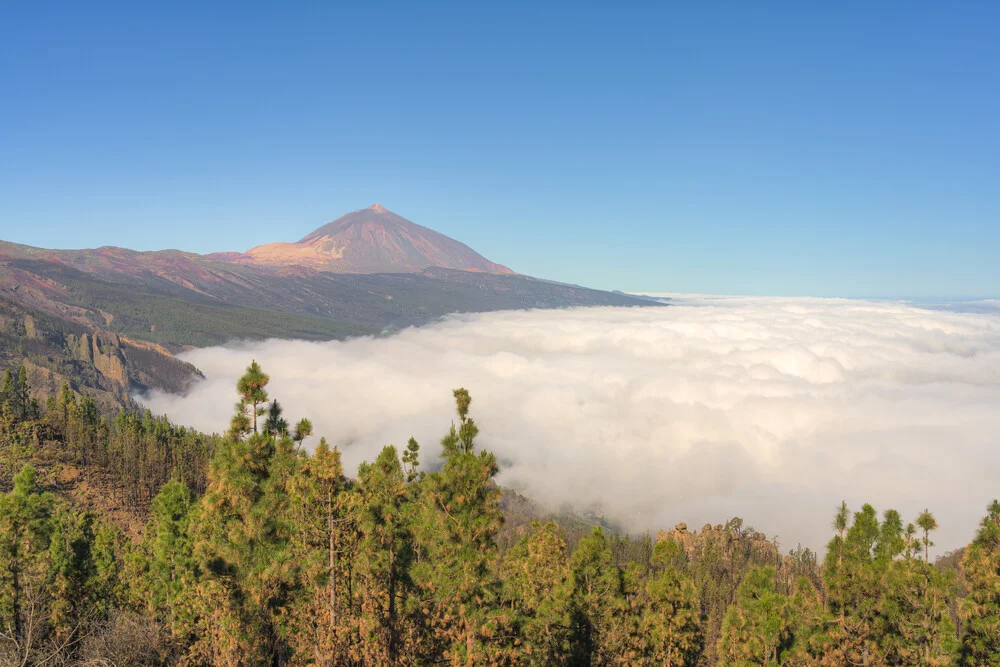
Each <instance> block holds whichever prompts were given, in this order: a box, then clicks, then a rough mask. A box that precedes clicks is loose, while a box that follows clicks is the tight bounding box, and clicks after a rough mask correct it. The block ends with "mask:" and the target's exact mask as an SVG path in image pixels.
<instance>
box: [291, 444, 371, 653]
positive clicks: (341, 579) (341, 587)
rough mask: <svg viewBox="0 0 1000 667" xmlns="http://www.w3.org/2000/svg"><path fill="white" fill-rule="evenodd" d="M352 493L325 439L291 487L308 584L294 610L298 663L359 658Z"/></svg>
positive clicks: (297, 550) (297, 544)
mask: <svg viewBox="0 0 1000 667" xmlns="http://www.w3.org/2000/svg"><path fill="white" fill-rule="evenodd" d="M349 488H350V482H349V481H348V480H347V479H346V478H345V477H344V474H343V467H342V465H341V460H340V452H339V451H338V450H337V449H336V448H333V449H331V448H330V446H329V445H328V444H327V441H326V438H321V439H320V441H319V444H318V445H317V446H316V451H315V452H314V454H313V455H312V456H311V457H308V458H307V459H306V460H305V461H304V462H303V464H302V466H301V468H300V470H299V472H298V474H297V475H296V476H295V477H294V478H293V479H292V482H291V490H292V497H291V501H290V505H291V507H292V508H293V511H294V513H293V515H292V521H293V523H294V525H295V526H296V531H295V532H294V534H293V544H292V549H293V556H294V558H295V559H296V560H297V561H299V562H300V563H301V571H302V575H301V576H302V582H303V585H302V587H301V589H300V590H299V592H298V593H297V595H296V598H295V600H294V603H293V605H292V608H291V610H290V615H289V630H290V634H291V636H292V642H293V646H294V649H295V651H296V655H297V657H298V659H301V660H303V661H309V660H312V661H315V662H316V664H319V665H325V666H332V665H340V664H348V663H349V662H350V661H351V660H353V659H354V658H353V657H352V655H351V648H350V647H351V644H352V634H353V626H354V625H355V624H354V622H353V616H352V613H351V598H352V594H351V593H352V589H351V584H350V574H349V573H350V570H349V568H350V561H351V559H350V558H349V556H350V555H351V554H353V551H354V543H355V535H354V531H353V529H352V527H351V525H350V517H349V516H347V515H348V514H349V512H350V511H351V508H352V502H353V500H352V499H350V498H349V494H348V493H346V490H347V489H349Z"/></svg>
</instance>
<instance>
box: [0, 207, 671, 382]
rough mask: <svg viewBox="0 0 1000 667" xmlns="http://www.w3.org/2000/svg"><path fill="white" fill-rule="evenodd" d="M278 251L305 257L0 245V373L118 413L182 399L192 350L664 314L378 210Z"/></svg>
mask: <svg viewBox="0 0 1000 667" xmlns="http://www.w3.org/2000/svg"><path fill="white" fill-rule="evenodd" d="M273 245H275V244H272V246H273ZM277 245H278V246H282V247H283V246H295V247H296V248H297V249H296V250H295V251H294V252H293V253H292V254H290V255H287V256H286V258H285V259H280V257H279V255H280V253H277V254H274V253H272V254H270V255H268V253H267V252H263V251H262V252H259V253H258V258H254V257H253V256H249V254H247V253H244V254H240V253H223V254H220V255H198V254H195V253H190V252H182V251H179V250H163V251H156V252H138V251H134V250H128V249H125V248H116V247H101V248H97V249H93V250H47V249H43V248H33V247H30V246H23V245H17V244H14V243H6V242H3V241H0V304H6V305H4V306H2V307H0V368H3V367H7V366H12V365H16V364H18V363H21V362H25V363H28V365H29V367H30V368H31V369H32V370H31V372H32V373H33V375H34V374H35V373H36V372H37V373H38V374H40V375H39V376H38V378H37V379H38V382H35V383H34V384H35V386H38V387H45V388H46V389H49V390H50V389H51V388H53V387H55V386H58V385H60V384H61V383H62V382H63V381H70V383H71V384H72V385H73V386H74V388H76V387H79V388H80V389H84V388H86V389H87V390H88V391H90V392H91V393H94V394H95V395H99V396H101V397H103V398H104V399H106V400H105V402H114V401H124V400H126V399H127V395H128V392H129V391H130V390H136V389H138V390H143V389H148V388H153V387H156V388H164V389H170V390H177V389H179V388H182V387H183V385H184V383H185V382H186V381H187V379H188V378H190V377H191V376H192V375H193V374H195V373H197V369H195V368H193V367H190V366H189V365H187V364H179V362H178V363H174V362H176V360H175V359H172V358H171V357H170V354H171V353H176V352H178V351H180V350H182V349H185V348H188V347H192V346H193V347H200V346H207V345H219V344H223V343H226V342H229V341H232V340H238V339H262V338H299V339H309V340H333V339H342V338H347V337H350V336H358V335H380V334H383V333H385V332H390V331H394V330H398V329H401V328H403V327H407V326H417V325H421V324H424V323H427V322H431V321H433V320H435V319H437V318H440V317H442V316H445V315H448V314H450V313H466V312H487V311H496V310H515V309H523V308H565V307H572V306H653V307H655V306H659V305H660V304H657V303H652V302H649V301H644V300H641V299H637V298H634V297H632V296H629V295H626V294H620V293H617V294H616V293H612V292H604V291H600V290H592V289H587V288H584V287H579V286H576V285H566V284H562V283H555V282H551V281H546V280H540V279H537V278H531V277H529V276H523V275H518V274H515V273H513V272H511V271H510V270H509V269H507V268H506V267H503V266H500V265H499V264H494V263H492V262H489V261H488V260H486V259H484V258H483V257H482V256H480V255H478V254H477V253H476V252H475V251H473V250H472V249H470V248H468V247H467V246H465V245H463V244H461V243H459V242H457V241H454V240H452V239H449V238H448V237H446V236H443V235H441V234H438V233H437V232H434V231H433V230H429V229H427V228H425V227H420V226H419V225H415V224H414V223H412V222H409V221H408V220H405V219H403V218H400V217H399V216H397V215H395V214H393V213H390V212H389V211H386V210H385V209H384V208H382V207H380V206H377V205H376V206H374V207H371V208H369V209H363V210H361V211H355V212H354V213H349V214H347V215H345V216H343V217H341V218H339V219H338V220H336V221H334V222H332V223H330V224H329V225H326V226H324V227H321V228H319V229H317V230H316V231H315V232H313V233H312V234H309V235H307V236H306V237H305V238H304V239H302V241H300V242H299V243H298V244H277ZM267 247H268V246H262V248H267ZM258 250H259V249H258ZM296 253H297V254H296ZM310 253H311V255H310ZM259 258H263V260H260V261H258V260H259ZM379 267H387V268H392V272H388V273H385V272H383V273H374V272H372V270H374V269H377V268H379ZM455 267H459V268H455ZM45 317H49V318H51V319H50V320H47V321H50V322H51V325H50V326H45V327H41V326H38V323H39V322H42V321H43V319H44V318H45ZM39 331H48V333H45V334H44V335H42V336H41V337H39V336H38V335H36V334H37V333H38V332H39ZM32 332H34V333H32Z"/></svg>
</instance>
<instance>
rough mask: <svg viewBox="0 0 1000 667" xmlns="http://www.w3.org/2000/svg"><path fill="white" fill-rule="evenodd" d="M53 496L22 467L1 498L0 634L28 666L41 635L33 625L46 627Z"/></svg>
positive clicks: (34, 474) (33, 474) (31, 473)
mask: <svg viewBox="0 0 1000 667" xmlns="http://www.w3.org/2000/svg"><path fill="white" fill-rule="evenodd" d="M54 513H55V498H54V497H53V496H52V495H50V494H48V493H43V492H41V491H40V489H39V488H38V485H37V473H36V472H35V469H34V468H33V467H32V466H30V465H29V466H25V467H24V468H23V469H22V470H21V472H19V473H18V474H17V475H16V476H15V477H14V488H13V490H12V491H11V492H10V493H8V494H6V495H0V562H2V563H3V564H4V567H0V632H2V633H3V634H5V635H6V639H8V641H10V642H11V643H13V644H15V645H16V647H17V655H18V658H19V661H21V663H22V664H28V663H29V662H30V657H31V655H32V652H33V650H34V649H35V648H36V647H37V642H39V641H40V640H41V638H42V636H43V633H42V632H41V631H39V630H38V629H37V628H35V626H40V625H42V624H44V623H45V618H44V610H43V609H40V608H39V606H40V605H39V603H40V602H41V601H43V600H44V597H45V596H44V588H45V583H46V580H47V579H48V564H47V558H48V552H49V546H50V542H51V538H52V533H53V532H54V527H53V515H54Z"/></svg>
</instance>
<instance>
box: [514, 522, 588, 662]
mask: <svg viewBox="0 0 1000 667" xmlns="http://www.w3.org/2000/svg"><path fill="white" fill-rule="evenodd" d="M501 576H502V579H503V589H504V593H503V598H504V604H505V605H510V606H511V607H512V608H513V609H515V610H516V612H517V619H516V622H517V624H518V626H519V629H520V632H519V634H520V637H521V650H520V656H519V662H521V663H522V664H528V665H554V664H565V663H566V662H567V661H568V660H569V658H570V657H571V655H572V648H573V645H572V642H573V634H572V612H573V609H572V593H573V590H572V584H571V581H570V570H569V557H568V555H567V553H566V542H565V541H564V540H563V539H562V537H560V535H559V526H558V525H557V524H556V523H555V522H554V521H548V522H546V523H544V524H542V523H538V522H537V521H536V522H534V523H533V524H532V526H531V531H530V532H529V533H528V534H527V535H525V536H524V537H523V538H521V539H520V540H519V541H518V542H517V544H515V545H514V546H513V547H512V548H511V549H510V550H509V551H508V552H507V554H506V555H505V557H504V560H503V565H502V567H501Z"/></svg>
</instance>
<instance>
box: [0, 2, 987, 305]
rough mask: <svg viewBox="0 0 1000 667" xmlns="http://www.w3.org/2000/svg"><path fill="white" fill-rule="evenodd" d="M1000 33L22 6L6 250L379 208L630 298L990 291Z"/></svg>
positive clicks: (503, 14) (122, 240)
mask: <svg viewBox="0 0 1000 667" xmlns="http://www.w3.org/2000/svg"><path fill="white" fill-rule="evenodd" d="M875 5H877V6H875ZM998 28H1000V5H998V4H997V3H993V2H962V3H922V2H881V3H866V2H840V3H801V2H787V3H781V2H772V3H743V2H734V3H712V5H711V8H709V7H707V6H706V5H705V4H704V3H585V2H573V3H565V4H560V3H555V2H551V3H519V2H509V3H457V2H456V3H430V2H428V3H399V4H394V3H378V2H373V3H316V2H308V3H304V2H303V3H297V2H283V3H257V2H251V1H247V2H241V3H235V2H232V3H230V2H213V3H195V2H171V3H135V2H131V3H125V2H121V3H116V2H87V3H83V2H46V1H44V0H40V1H38V2H30V3H16V2H8V3H0V95H2V98H3V99H2V102H0V239H3V240H8V241H14V242H17V243H26V244H30V245H36V246H43V247H61V248H76V247H96V246H100V245H120V246H126V247H131V248H136V249H141V250H152V249H163V248H180V249H184V250H191V251H195V252H212V251H221V250H246V249H248V248H250V247H252V246H254V245H258V244H261V243H266V242H271V241H276V240H284V241H294V240H297V239H299V238H300V237H302V236H303V235H305V234H306V233H308V232H309V231H311V230H312V229H314V228H316V227H318V226H320V225H321V224H324V223H325V222H328V221H329V220H332V219H333V218H336V217H338V216H340V215H342V214H343V213H346V212H348V211H351V210H355V209H359V208H363V207H366V206H368V205H370V204H372V203H373V202H380V203H381V204H383V205H385V206H386V207H387V208H389V209H391V210H393V211H394V212H396V213H399V214H400V215H403V216H404V217H406V218H408V219H410V220H413V221H414V222H417V223H420V224H423V225H426V226H429V227H432V228H434V229H437V230H438V231H441V232H443V233H445V234H447V235H449V236H452V237H454V238H457V239H459V240H461V241H463V242H465V243H467V244H468V245H470V246H472V247H473V248H475V249H476V250H478V251H479V252H481V253H482V254H483V255H485V256H486V257H488V258H489V259H491V260H493V261H497V262H500V263H503V264H506V265H508V266H510V267H512V268H514V269H515V270H516V271H519V272H523V273H527V274H530V275H536V276H541V277H545V278H551V279H556V280H562V281H566V282H573V283H579V284H584V285H589V286H594V287H600V288H606V289H622V290H641V291H661V292H698V293H718V294H768V295H813V296H872V297H877V296H886V297H891V296H925V297H995V296H998V295H1000V262H998V261H997V260H996V257H997V251H998V249H1000V124H998V123H997V122H996V119H997V118H1000V67H998V65H997V63H1000V40H997V39H996V35H997V31H998Z"/></svg>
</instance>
